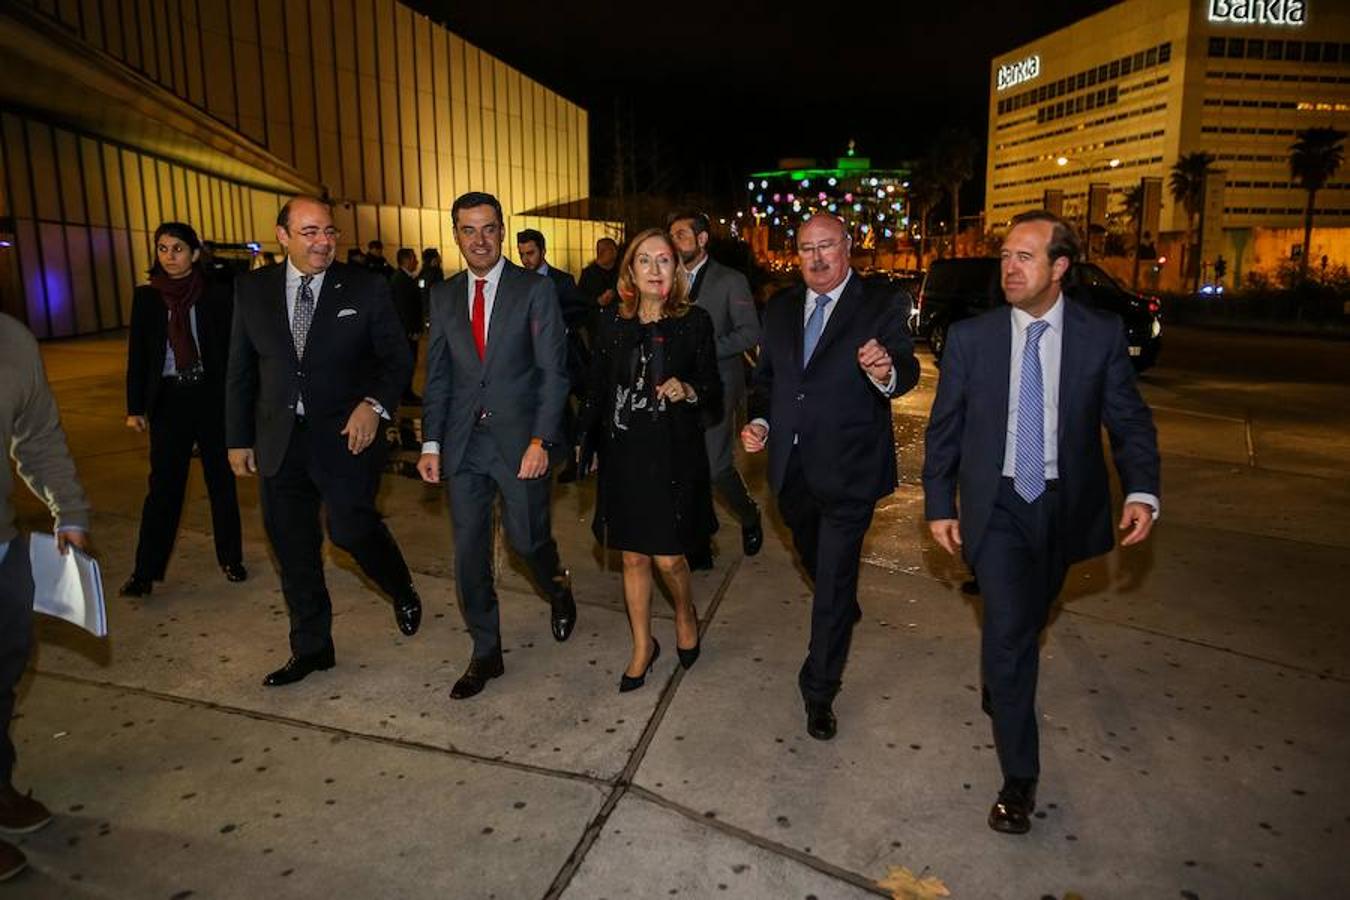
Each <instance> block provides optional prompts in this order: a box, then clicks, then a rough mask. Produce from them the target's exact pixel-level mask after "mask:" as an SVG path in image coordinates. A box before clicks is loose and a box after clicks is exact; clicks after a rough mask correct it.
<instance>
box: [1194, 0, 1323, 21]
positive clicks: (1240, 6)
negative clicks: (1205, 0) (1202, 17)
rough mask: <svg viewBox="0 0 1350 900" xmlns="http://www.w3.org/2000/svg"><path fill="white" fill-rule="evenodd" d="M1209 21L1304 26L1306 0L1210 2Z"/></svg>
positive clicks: (1214, 0)
mask: <svg viewBox="0 0 1350 900" xmlns="http://www.w3.org/2000/svg"><path fill="white" fill-rule="evenodd" d="M1209 20H1210V21H1211V22H1219V23H1222V24H1224V25H1296V26H1297V25H1303V24H1304V23H1306V22H1307V21H1308V4H1307V3H1305V2H1304V0H1209Z"/></svg>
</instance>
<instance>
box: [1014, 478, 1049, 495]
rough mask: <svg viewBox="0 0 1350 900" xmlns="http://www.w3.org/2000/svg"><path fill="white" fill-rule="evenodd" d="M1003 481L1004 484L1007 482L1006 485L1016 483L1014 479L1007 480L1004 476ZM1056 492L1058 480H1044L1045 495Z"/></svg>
mask: <svg viewBox="0 0 1350 900" xmlns="http://www.w3.org/2000/svg"><path fill="white" fill-rule="evenodd" d="M1003 480H1004V481H1006V482H1008V484H1012V483H1014V482H1015V481H1016V479H1015V478H1009V477H1008V476H1006V475H1005V476H1003ZM1057 490H1059V479H1058V478H1047V479H1045V492H1046V493H1047V494H1049V493H1053V492H1055V491H1057Z"/></svg>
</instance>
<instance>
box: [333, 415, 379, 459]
mask: <svg viewBox="0 0 1350 900" xmlns="http://www.w3.org/2000/svg"><path fill="white" fill-rule="evenodd" d="M379 428H380V414H379V413H377V412H375V410H374V409H373V408H371V405H370V404H369V403H365V402H362V403H358V404H356V409H354V410H352V414H351V415H350V416H349V417H348V418H347V427H346V428H344V429H342V434H344V435H346V437H347V449H348V450H350V451H351V453H352V456H356V455H357V454H359V453H361V452H363V451H364V450H365V449H366V448H367V447H369V446H370V445H371V444H372V443H374V442H375V435H376V434H378V433H379Z"/></svg>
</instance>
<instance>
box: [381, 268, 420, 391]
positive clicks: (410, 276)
mask: <svg viewBox="0 0 1350 900" xmlns="http://www.w3.org/2000/svg"><path fill="white" fill-rule="evenodd" d="M396 259H397V260H398V268H397V269H396V270H395V271H394V274H393V277H391V278H390V279H389V290H390V292H391V293H392V294H393V297H394V309H396V310H398V319H399V321H400V322H402V323H403V331H404V333H405V334H406V335H407V336H408V352H409V353H410V354H411V355H412V367H413V371H416V370H417V340H418V338H420V337H421V336H422V331H423V329H424V327H425V319H423V317H422V288H421V287H420V286H419V285H418V283H417V251H416V250H414V249H412V248H411V247H400V248H399V251H398V255H397V257H396ZM403 402H404V403H411V404H413V405H416V404H418V403H421V402H422V398H421V397H419V396H417V394H416V393H414V392H413V389H412V382H411V381H409V382H408V387H407V388H406V389H405V390H404V391H403Z"/></svg>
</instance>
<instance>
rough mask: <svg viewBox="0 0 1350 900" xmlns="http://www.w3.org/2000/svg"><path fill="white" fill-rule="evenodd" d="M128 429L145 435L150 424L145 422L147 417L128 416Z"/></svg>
mask: <svg viewBox="0 0 1350 900" xmlns="http://www.w3.org/2000/svg"><path fill="white" fill-rule="evenodd" d="M127 427H128V428H130V429H131V430H132V431H134V432H136V433H137V434H144V433H145V429H146V428H147V427H148V423H147V422H146V421H145V416H127Z"/></svg>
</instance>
